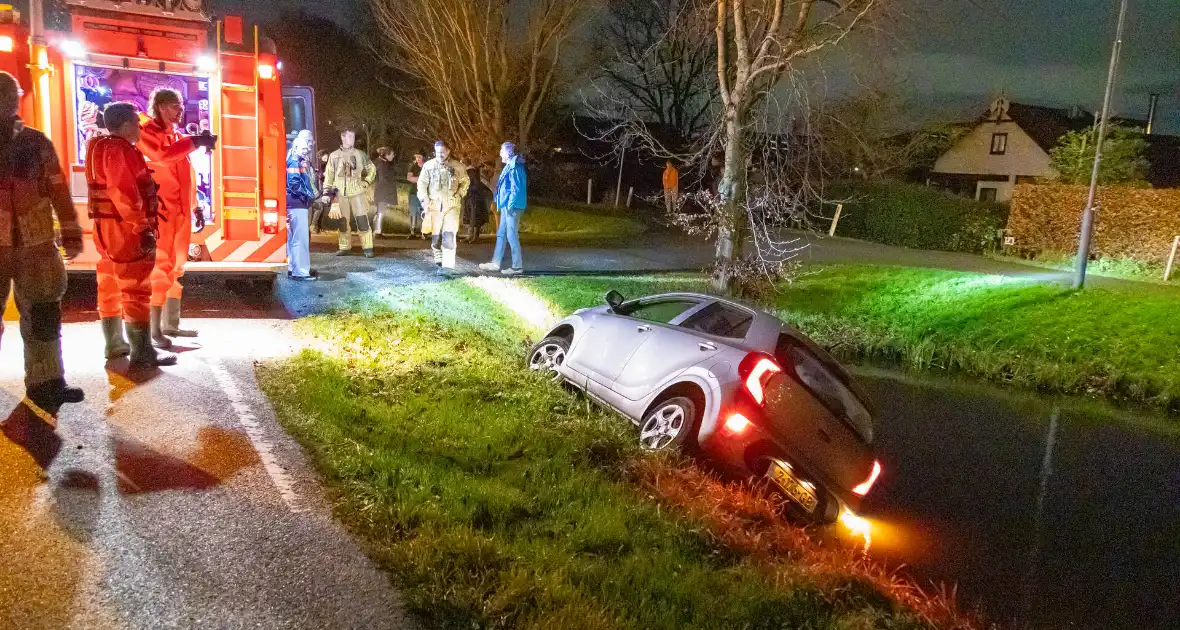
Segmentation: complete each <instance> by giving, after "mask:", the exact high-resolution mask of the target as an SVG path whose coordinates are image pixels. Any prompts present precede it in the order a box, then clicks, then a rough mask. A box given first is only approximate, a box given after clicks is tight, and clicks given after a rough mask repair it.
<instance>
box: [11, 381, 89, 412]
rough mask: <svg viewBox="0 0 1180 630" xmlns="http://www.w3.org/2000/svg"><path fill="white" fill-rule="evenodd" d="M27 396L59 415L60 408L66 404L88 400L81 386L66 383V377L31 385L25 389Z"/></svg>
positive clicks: (45, 409) (38, 405)
mask: <svg viewBox="0 0 1180 630" xmlns="http://www.w3.org/2000/svg"><path fill="white" fill-rule="evenodd" d="M25 397H26V398H28V399H29V400H30V401H31V402H32V403H33V404H34V405H37V407H39V408H41V410H42V411H45V412H46V413H48V414H50V415H57V412H58V410H60V409H61V406H62V405H64V404H71V403H80V402H82V401H83V400H86V394H85V393H83V392H82V390H81V389H80V388H77V387H70V386H69V385H66V380H65V379H64V378H58V379H54V380H52V381H46V382H44V383H38V384H36V385H34V386H32V387H29V388H28V389H26V390H25Z"/></svg>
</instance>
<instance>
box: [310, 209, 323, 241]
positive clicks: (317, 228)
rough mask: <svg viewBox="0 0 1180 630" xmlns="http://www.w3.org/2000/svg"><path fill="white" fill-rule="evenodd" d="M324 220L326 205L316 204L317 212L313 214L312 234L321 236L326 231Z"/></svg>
mask: <svg viewBox="0 0 1180 630" xmlns="http://www.w3.org/2000/svg"><path fill="white" fill-rule="evenodd" d="M323 218H324V205H323V204H316V207H315V210H314V211H313V212H312V214H311V233H312V234H319V233H320V232H323V231H324V226H323V224H322V220H323Z"/></svg>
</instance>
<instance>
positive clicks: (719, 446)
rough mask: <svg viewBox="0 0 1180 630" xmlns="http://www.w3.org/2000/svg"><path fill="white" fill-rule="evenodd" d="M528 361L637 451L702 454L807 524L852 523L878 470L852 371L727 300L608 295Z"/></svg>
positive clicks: (787, 329) (557, 330)
mask: <svg viewBox="0 0 1180 630" xmlns="http://www.w3.org/2000/svg"><path fill="white" fill-rule="evenodd" d="M528 363H529V367H530V368H531V369H533V370H535V371H542V372H546V373H548V374H552V377H553V379H554V380H555V381H564V382H566V383H569V384H571V385H573V386H574V387H576V388H578V389H580V390H582V391H584V392H585V393H586V394H587V395H588V396H589V397H590V398H592V399H594V400H595V401H597V402H598V403H600V404H602V405H604V406H606V407H608V408H610V409H612V410H614V411H616V412H618V413H619V414H621V415H622V416H624V417H626V418H628V419H630V420H631V422H633V423H634V424H635V425H636V426H638V427H639V439H640V443H641V444H642V445H643V447H644V448H647V449H652V450H662V449H682V450H686V451H694V452H699V453H700V454H701V455H703V456H705V457H706V458H708V459H709V460H711V461H712V462H714V463H715V464H719V465H720V467H721V468H722V469H725V470H728V471H730V472H735V473H738V474H740V475H744V476H749V477H754V478H765V479H767V480H768V481H769V482H770V484H771V485H770V487H771V488H773V489H775V490H776V491H778V492H779V493H780V494H782V495H784V496H785V497H786V498H787V499H788V501H787V505H788V506H789V508H790V511H791V512H792V513H793V514H794V515H795V516H796V517H799V518H802V519H804V520H808V521H812V522H824V523H826V522H833V521H835V520H837V519H848V518H853V519H855V518H856V516H855V514H856V512H857V511H858V510H859V508H860V503H861V500H862V499H863V498H864V496H865V495H866V494H868V492H869V490H870V489H871V488H872V487H873V484H874V483H875V482H876V481H877V478H878V477H879V476H880V474H881V464H880V463H879V462H878V461H877V460H876V459H875V458H874V452H873V419H872V414H871V413H870V411H869V406H868V404H867V402H866V401H867V397H866V395H865V393H864V391H863V390H862V389H861V388H860V386H859V385H857V383H856V382H855V381H854V380H853V378H852V377H851V376H850V375H849V373H848V372H847V371H846V370H845V369H844V368H843V367H842V366H841V365H840V364H839V363H838V362H837V361H836V360H835V359H834V358H832V356H831V355H829V354H828V353H827V352H826V351H825V350H824V349H822V348H820V347H819V346H818V345H816V344H815V343H814V342H812V341H811V340H810V339H808V338H807V337H806V336H804V335H803V334H802V333H800V332H799V331H798V330H796V329H794V328H792V327H791V326H789V325H787V324H784V323H783V322H781V321H779V320H778V319H776V318H775V317H774V316H773V315H771V314H769V313H766V312H764V311H761V310H758V309H755V308H751V307H749V306H746V305H743V304H740V303H737V302H734V301H730V300H726V299H722V298H718V297H714V296H709V295H702V294H696V293H668V294H661V295H652V296H648V297H643V298H639V299H634V300H625V299H624V298H623V296H622V295H621V294H619V293H618V292H617V291H611V292H609V293H607V294H606V304H605V305H602V306H598V307H595V308H586V309H581V310H578V311H576V312H575V313H573V314H572V315H570V316H569V317H567V318H566V319H564V320H562V321H560V322H558V323H557V324H556V325H555V326H554V327H553V328H552V329H551V330H550V331H549V332H548V334H546V335H545V337H544V338H543V339H542V340H541V341H540V342H539V343H537V344H536V345H535V346H533V347H532V348H531V349H530V351H529V355H528Z"/></svg>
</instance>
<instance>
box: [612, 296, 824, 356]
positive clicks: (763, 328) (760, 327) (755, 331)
mask: <svg viewBox="0 0 1180 630" xmlns="http://www.w3.org/2000/svg"><path fill="white" fill-rule="evenodd" d="M676 298H687V299H693V300H701V301H702V302H705V303H714V302H716V303H721V304H725V305H727V306H732V307H734V308H737V309H740V310H744V311H749V312H750V313H752V314H753V315H754V322H753V323H752V324H751V325H750V331H749V332H748V333H747V334H746V338H745V339H744V340H740V341H739V340H734V339H728V340H726V342H727V343H729V344H732V345H737V346H741V347H744V348H747V349H750V350H756V351H759V352H767V353H773V352H774V349H775V347H776V346H777V345H778V336H779V333H780V332H783V331H785V332H787V333H788V334H790V335H792V336H796V337H798V336H801V333H800V332H799V331H797V330H795V329H794V328H792V327H791V326H790V325H788V324H786V323H784V322H783V321H781V320H780V319H779V318H777V317H775V316H774V315H772V314H771V313H768V312H766V311H765V310H762V309H760V308H758V307H756V306H751V305H750V304H745V303H743V302H740V301H738V300H734V299H732V298H724V297H720V296H716V295H709V294H707V293H692V292H686V291H682V292H674V293H657V294H654V295H645V296H643V297H639V298H635V299H634V300H630V301H633V302H641V301H642V302H651V301H655V300H665V299H676Z"/></svg>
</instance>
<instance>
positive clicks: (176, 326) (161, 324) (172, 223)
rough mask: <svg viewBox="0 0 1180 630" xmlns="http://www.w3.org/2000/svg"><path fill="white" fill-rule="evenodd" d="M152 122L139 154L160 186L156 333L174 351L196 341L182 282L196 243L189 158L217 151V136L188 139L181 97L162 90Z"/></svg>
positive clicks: (146, 122)
mask: <svg viewBox="0 0 1180 630" xmlns="http://www.w3.org/2000/svg"><path fill="white" fill-rule="evenodd" d="M148 113H149V115H150V117H147V116H145V117H144V118H143V119H142V124H141V125H140V130H141V134H140V140H139V143H138V148H139V150H140V151H142V152H143V155H144V157H145V158H147V161H148V163H149V165H150V168H151V169H152V177H153V178H154V179H155V180H156V183H157V184H159V185H160V219H159V222H160V232H159V234H160V238H159V241H158V242H157V245H156V268H155V270H154V271H153V272H152V303H151V329H152V343H154V344H156V347H157V348H165V349H167V348H171V347H172V340H171V339H169V337H196V336H197V333H196V332H195V331H191V330H182V329H181V328H180V298H181V296H182V294H183V292H184V288H183V287H182V286H181V285H180V281H179V279H180V277H181V276H182V275H184V265H185V263H186V262H188V246H189V243H190V241H191V240H192V235H193V231H192V225H193V223H192V219H193V215H192V212H193V208H192V206H193V195H194V189H193V167H192V163H191V162H190V161H189V154H191V153H192V152H193V151H196V150H197V149H198V148H200V147H204V148H205V149H207V150H209V151H213V148H214V147H215V146H217V136H214V135H211V134H210V133H209V132H207V131H206V132H203V133H201V134H200V135H196V136H185V135H182V134H180V133H179V132H178V131H177V125H179V124H180V122H181V121H182V119H183V118H184V103H183V102H182V101H181V97H180V92H177V91H176V90H173V89H170V88H158V89H156V90H155V91H154V92H152V96H151V101H150V103H149V105H148Z"/></svg>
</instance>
